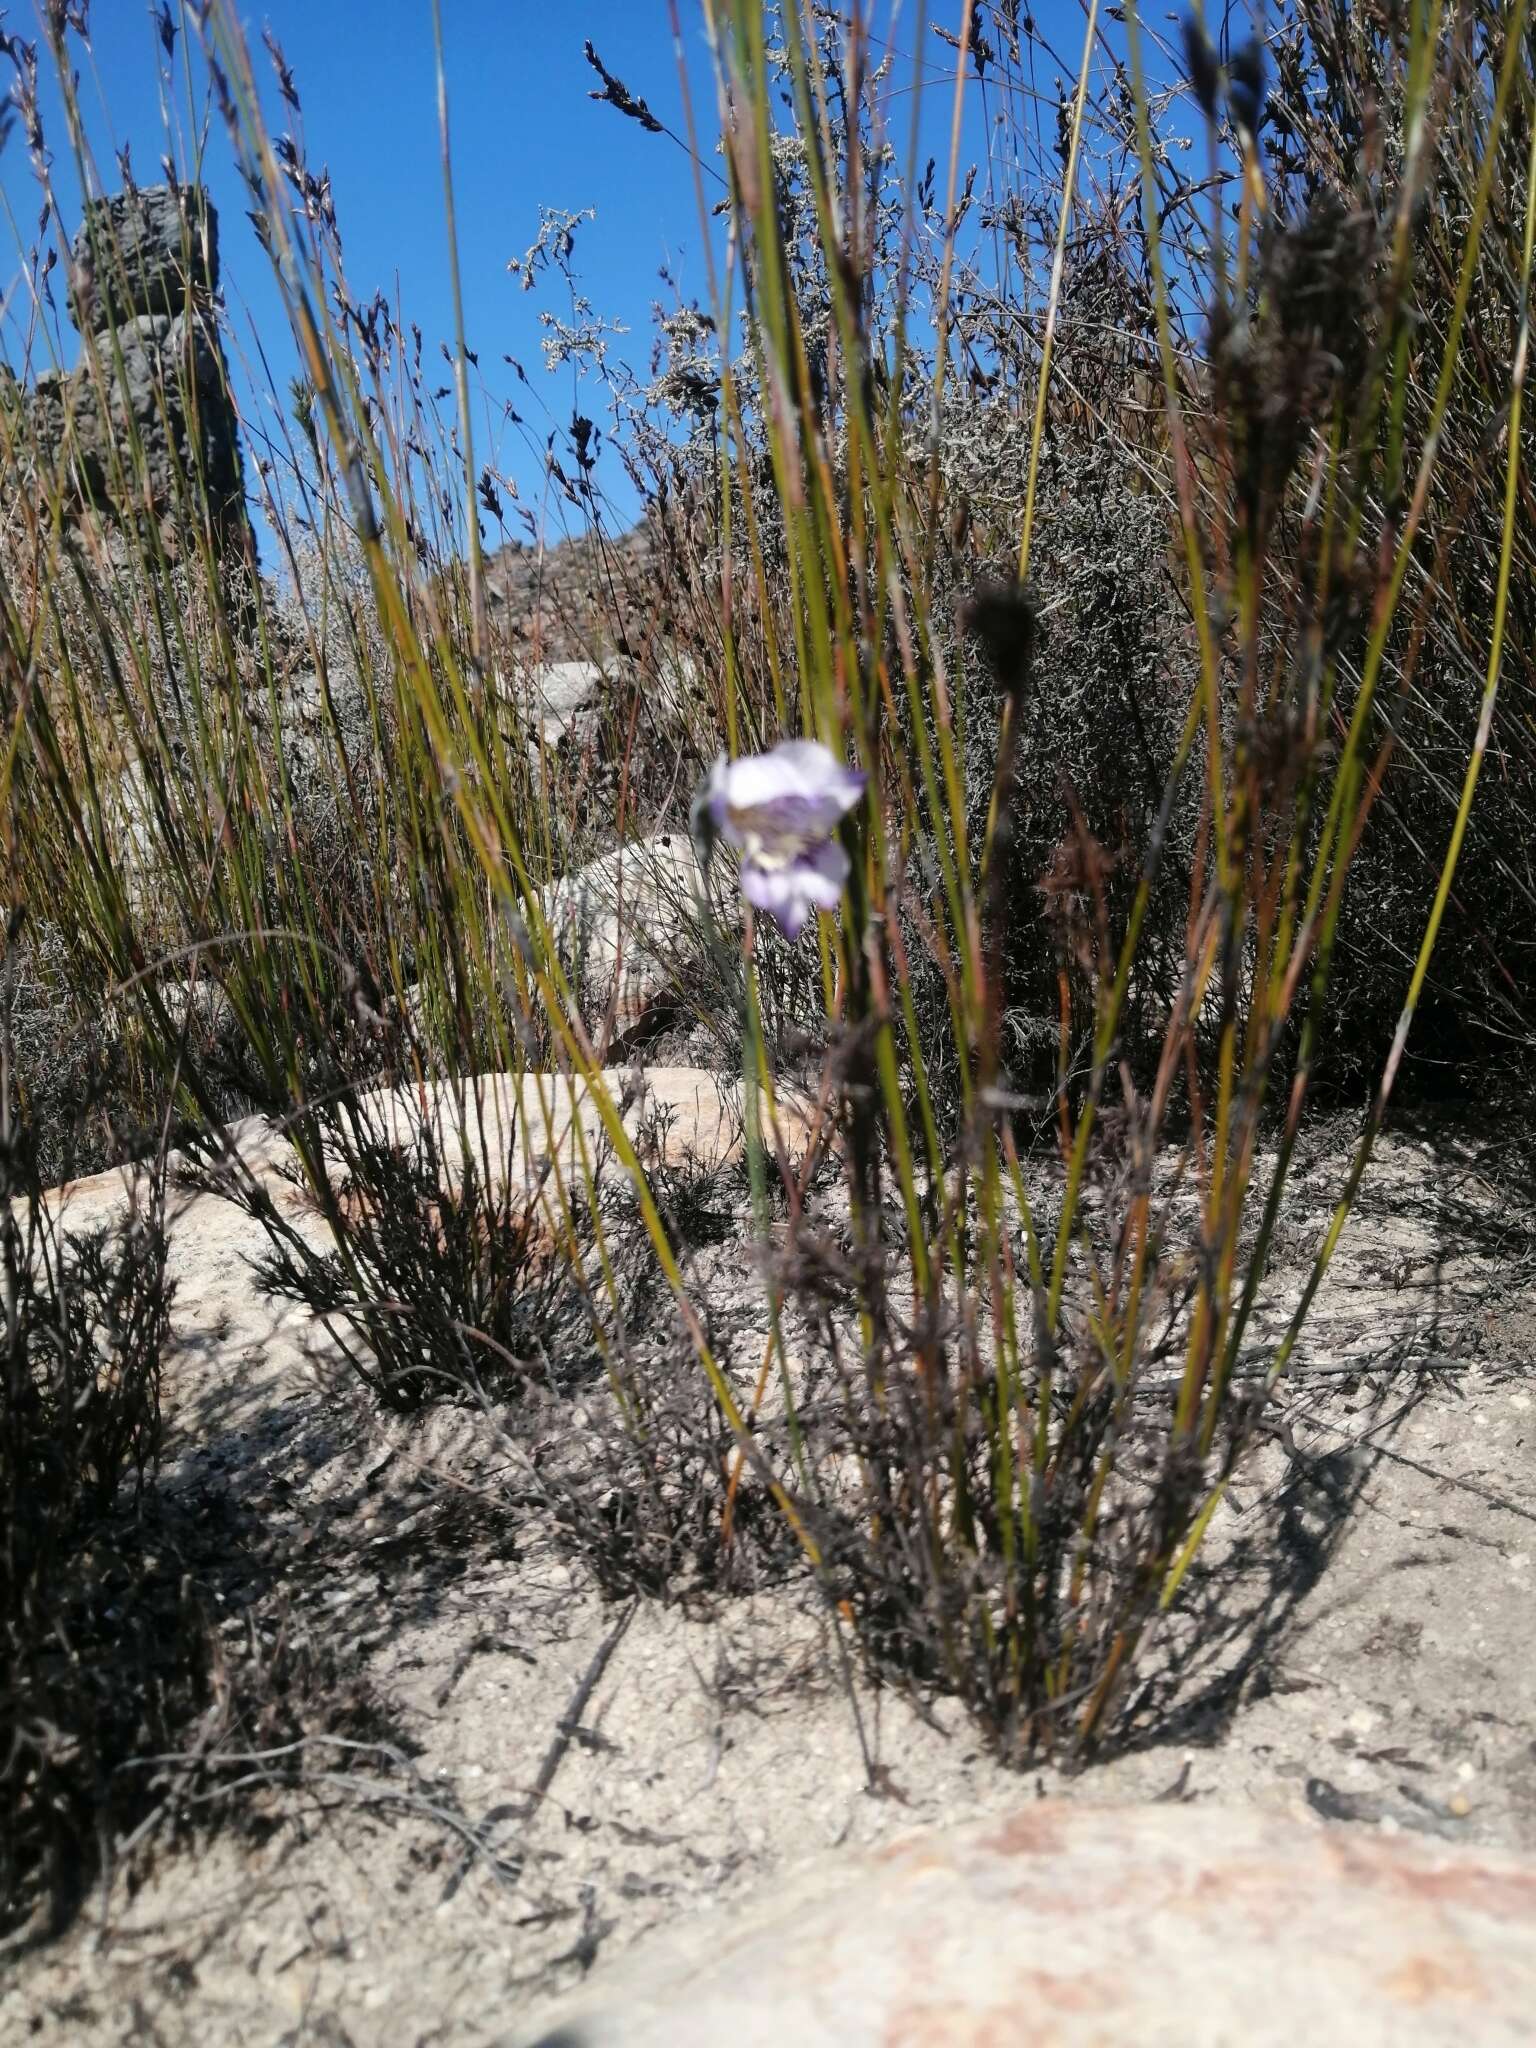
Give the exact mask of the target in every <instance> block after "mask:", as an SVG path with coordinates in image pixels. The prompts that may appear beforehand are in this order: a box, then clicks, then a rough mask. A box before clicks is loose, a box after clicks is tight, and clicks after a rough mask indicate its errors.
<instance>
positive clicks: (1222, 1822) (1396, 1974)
mask: <svg viewBox="0 0 1536 2048" xmlns="http://www.w3.org/2000/svg"><path fill="white" fill-rule="evenodd" d="M769 1796H771V1792H770V1794H769ZM514 2038H515V2040H516V2041H517V2042H519V2043H520V2044H522V2048H663V2044H665V2048H769V2044H772V2048H1090V2044H1091V2048H1282V2044H1283V2048H1325V2044H1344V2043H1347V2044H1349V2048H1431V2044H1433V2048H1446V2044H1458V2048H1473V2044H1476V2048H1515V2044H1516V2043H1520V2044H1529V2043H1531V2042H1533V2041H1536V1866H1533V1865H1532V1864H1531V1863H1529V1862H1526V1861H1522V1860H1521V1859H1519V1858H1517V1857H1513V1856H1507V1855H1499V1854H1495V1853H1492V1852H1484V1851H1480V1850H1476V1849H1470V1848H1468V1849H1463V1848H1457V1847H1451V1846H1447V1845H1445V1844H1442V1843H1431V1842H1427V1841H1424V1840H1420V1839H1410V1838H1408V1837H1406V1836H1396V1837H1392V1838H1388V1837H1386V1836H1383V1835H1379V1834H1375V1833H1368V1832H1365V1831H1363V1830H1360V1829H1356V1828H1326V1827H1318V1826H1309V1825H1307V1824H1306V1823H1304V1822H1300V1821H1291V1820H1287V1819H1284V1818H1281V1817H1279V1816H1275V1815H1269V1814H1263V1813H1260V1812H1257V1811H1253V1810H1233V1811H1222V1810H1220V1809H1213V1808H1208V1807H1180V1806H1153V1807H1147V1808H1141V1809H1119V1808H1114V1807H1094V1806H1087V1805H1081V1804H1077V1803H1069V1802H1063V1801H1042V1802H1040V1803H1039V1804H1036V1805H1031V1806H1025V1807H1021V1808H1020V1809H1019V1810H1018V1811H1017V1812H1015V1813H1014V1814H1013V1815H1012V1816H1011V1817H1008V1818H1005V1819H1001V1820H997V1819H994V1820H989V1821H983V1822H980V1823H976V1824H973V1825H970V1826H966V1827H960V1828H954V1829H948V1830H942V1831H934V1832H930V1833H926V1834H917V1835H911V1836H909V1837H907V1838H906V1839H904V1840H901V1841H897V1842H895V1843H893V1844H891V1845H890V1846H888V1847H886V1848H884V1849H880V1850H877V1851H875V1852H873V1853H869V1854H863V1855H859V1856H845V1857H837V1856H834V1857H831V1858H828V1859H826V1860H825V1861H823V1862H821V1863H818V1864H816V1865H813V1866H812V1867H811V1868H809V1869H808V1870H806V1871H804V1872H802V1873H801V1874H799V1875H797V1876H793V1877H791V1878H788V1879H785V1880H782V1881H779V1882H777V1883H774V1882H772V1881H771V1880H770V1885H769V1889H768V1890H767V1892H766V1893H765V1894H764V1895H761V1896H759V1897H757V1898H756V1899H755V1900H754V1901H752V1902H751V1903H749V1904H748V1905H746V1906H745V1907H744V1908H738V1909H730V1910H722V1911H721V1912H719V1913H718V1914H707V1915H704V1916H702V1917H700V1918H698V1919H695V1920H694V1921H692V1922H690V1923H687V1924H685V1925H683V1926H681V1927H679V1928H676V1929H673V1930H670V1931H669V1932H668V1933H667V1934H666V1935H665V1936H663V1937H661V1938H659V1939H658V1940H656V1941H655V1942H654V1943H652V1944H650V1945H649V1946H645V1945H642V1947H641V1948H640V1949H638V1950H637V1951H636V1952H635V1953H634V1955H633V1956H632V1957H629V1958H626V1959H624V1960H623V1961H621V1962H620V1963H618V1964H616V1965H615V1967H614V1968H613V1970H612V1971H611V1972H610V1973H609V1974H608V1975H607V1976H606V1977H604V1975H603V1974H602V1972H601V1971H599V1972H598V1974H597V1975H596V1977H595V1978H594V1979H593V1980H592V1982H591V1983H590V1984H589V1985H587V1986H586V1987H585V1988H584V1989H583V1991H582V1992H581V1993H579V1994H578V1995H577V1996H575V1997H574V1998H572V1999H571V2000H569V2001H568V2002H567V2003H565V2004H564V2005H562V2006H561V2007H559V2008H558V2009H557V2010H555V2011H553V2012H548V2013H546V2014H545V2015H544V2017H543V2019H542V2022H541V2023H540V2024H539V2025H537V2026H535V2027H534V2028H532V2029H530V2030H526V2031H524V2032H522V2033H521V2034H518V2035H517V2036H515V2037H514Z"/></svg>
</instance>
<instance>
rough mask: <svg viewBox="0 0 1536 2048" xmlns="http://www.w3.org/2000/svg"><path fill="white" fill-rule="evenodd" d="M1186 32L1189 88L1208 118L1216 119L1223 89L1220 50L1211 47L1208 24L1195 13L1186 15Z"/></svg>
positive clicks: (1184, 34)
mask: <svg viewBox="0 0 1536 2048" xmlns="http://www.w3.org/2000/svg"><path fill="white" fill-rule="evenodd" d="M1182 33H1183V37H1184V69H1185V71H1186V73H1187V74H1188V77H1189V89H1190V91H1191V92H1192V93H1193V94H1194V96H1195V104H1196V105H1197V106H1198V107H1199V109H1200V111H1201V113H1202V114H1204V116H1205V118H1206V119H1207V121H1214V120H1215V118H1216V101H1217V98H1218V95H1219V94H1220V91H1221V66H1220V65H1219V64H1218V63H1217V61H1216V52H1215V51H1214V50H1213V49H1212V48H1211V39H1210V37H1209V36H1208V35H1207V34H1206V32H1205V24H1204V23H1203V22H1201V21H1197V20H1196V18H1195V16H1194V15H1192V14H1186V15H1185V17H1184V20H1183V24H1182Z"/></svg>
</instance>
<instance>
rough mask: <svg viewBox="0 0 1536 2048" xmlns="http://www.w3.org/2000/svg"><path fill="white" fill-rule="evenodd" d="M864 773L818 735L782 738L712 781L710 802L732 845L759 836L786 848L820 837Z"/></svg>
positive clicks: (860, 786) (859, 788)
mask: <svg viewBox="0 0 1536 2048" xmlns="http://www.w3.org/2000/svg"><path fill="white" fill-rule="evenodd" d="M864 784H865V778H864V776H862V775H861V774H859V773H858V772H857V771H856V770H855V769H852V768H849V767H848V766H846V764H845V763H843V762H842V761H840V760H839V759H838V758H837V756H836V755H835V754H834V753H833V752H832V750H831V749H830V748H829V747H824V746H823V745H822V744H821V742H820V741H819V740H786V741H784V742H783V744H782V745H780V746H777V747H775V748H774V749H773V750H772V752H770V753H767V754H747V755H744V756H743V757H742V759H741V760H739V761H732V762H729V763H728V764H725V765H724V766H723V767H722V765H721V764H719V763H717V764H716V767H715V770H714V773H713V775H712V777H711V780H710V806H711V814H712V815H713V817H714V819H715V822H716V824H717V826H718V827H719V830H720V832H721V833H722V835H723V836H724V837H725V838H727V839H729V840H730V841H731V842H732V844H733V845H736V846H743V845H746V844H747V843H748V842H749V840H757V841H759V842H761V843H762V844H763V845H765V846H767V847H769V848H770V849H771V848H774V847H775V846H778V847H782V848H783V849H784V850H785V851H786V852H790V851H793V850H794V849H795V848H796V847H803V846H805V845H807V844H808V843H809V842H811V841H813V840H816V839H821V838H824V837H825V836H826V834H827V833H829V832H830V831H832V829H833V827H834V826H835V825H836V824H837V822H838V820H839V819H840V818H841V817H843V815H844V814H845V813H846V812H848V811H850V810H852V808H853V806H854V805H855V804H856V803H857V802H858V801H859V798H860V797H861V796H862V795H863V794H864Z"/></svg>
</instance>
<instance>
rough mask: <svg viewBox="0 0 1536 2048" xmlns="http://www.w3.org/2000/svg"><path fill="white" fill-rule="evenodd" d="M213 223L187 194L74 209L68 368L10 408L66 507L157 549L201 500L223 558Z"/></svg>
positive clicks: (233, 498)
mask: <svg viewBox="0 0 1536 2048" xmlns="http://www.w3.org/2000/svg"><path fill="white" fill-rule="evenodd" d="M218 281H219V253H218V217H217V215H216V213H215V211H214V208H213V206H212V204H211V203H210V202H209V200H208V198H207V197H206V195H205V194H204V193H203V192H202V191H201V190H200V188H198V187H196V186H172V185H155V186H149V187H146V188H142V189H137V188H136V189H134V190H132V191H129V192H120V193H117V194H114V195H113V196H112V197H111V198H108V199H96V200H91V201H88V202H87V205H86V209H85V218H84V220H83V222H82V224H81V227H80V231H79V233H78V234H77V235H76V237H75V241H74V245H73V248H72V250H71V263H70V291H69V304H70V313H71V316H72V318H73V319H74V322H75V325H76V327H77V328H78V329H79V331H80V333H81V336H82V337H83V339H84V342H85V346H84V349H83V350H82V353H81V358H80V361H79V363H78V364H77V365H76V366H75V368H74V369H73V370H70V371H67V372H63V371H46V372H44V374H43V375H42V376H40V377H39V378H38V380H37V384H36V387H35V389H34V390H33V391H32V392H31V393H30V394H29V395H27V396H26V397H25V398H24V399H23V401H22V402H23V403H24V404H25V405H26V406H27V408H28V411H29V414H30V428H31V439H32V441H33V444H34V446H35V448H36V449H37V452H38V456H39V459H40V460H41V461H44V462H54V463H56V464H57V465H58V467H59V469H60V470H61V471H62V473H63V475H64V477H65V479H66V483H67V491H68V498H69V502H70V505H71V507H72V509H74V510H76V511H77V512H85V511H93V512H96V513H98V514H100V515H103V516H105V517H106V518H108V519H109V520H111V521H113V522H115V523H119V524H124V523H128V522H129V521H131V520H133V519H135V518H142V517H144V516H149V517H151V518H153V519H155V520H158V521H159V522H160V524H161V528H162V533H163V534H164V536H165V537H166V539H167V540H168V541H174V539H175V537H176V534H177V531H178V529H180V528H181V527H183V526H184V525H185V524H186V522H187V521H188V519H189V518H191V517H193V516H195V514H196V513H197V511H198V510H199V508H200V505H201V504H202V503H203V502H206V505H207V508H208V513H209V516H210V519H211V521H212V525H213V528H214V539H215V542H216V544H217V545H218V547H219V548H220V549H221V550H222V551H228V550H229V549H230V548H231V547H234V548H236V549H238V550H241V551H245V550H248V549H249V545H250V539H249V526H248V522H247V517H246V510H245V488H244V477H243V473H242V468H241V461H240V440H239V423H238V419H237V416H236V413H235V408H234V404H233V402H232V400H231V398H230V393H229V375H228V368H227V365H226V363H225V360H224V352H223V348H222V345H221V343H220V340H219V332H218V302H217V293H218Z"/></svg>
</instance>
